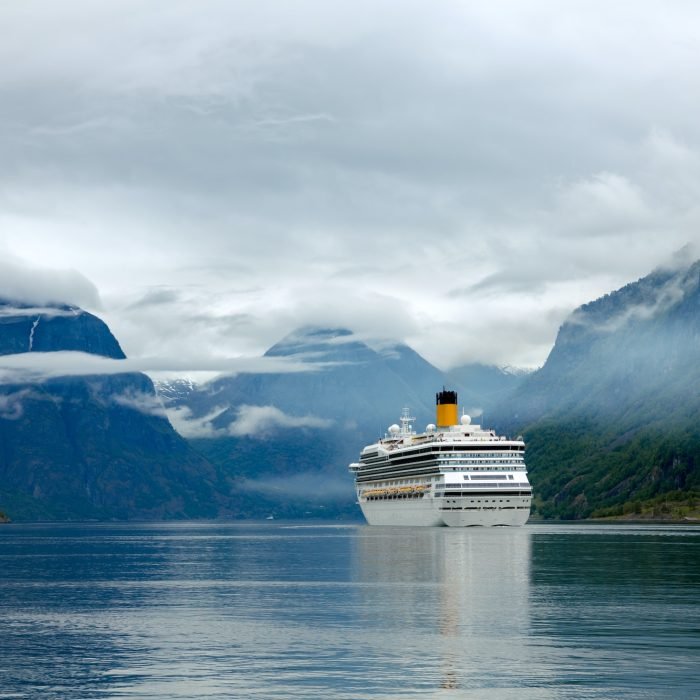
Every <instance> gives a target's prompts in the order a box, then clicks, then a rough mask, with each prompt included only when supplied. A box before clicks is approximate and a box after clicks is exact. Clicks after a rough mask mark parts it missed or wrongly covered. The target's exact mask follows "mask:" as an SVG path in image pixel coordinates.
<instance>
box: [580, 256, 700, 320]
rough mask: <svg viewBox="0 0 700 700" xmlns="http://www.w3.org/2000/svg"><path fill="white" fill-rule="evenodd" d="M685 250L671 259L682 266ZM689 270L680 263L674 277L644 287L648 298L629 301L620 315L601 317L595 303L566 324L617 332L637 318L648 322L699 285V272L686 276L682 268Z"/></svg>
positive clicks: (659, 272)
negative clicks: (655, 284) (649, 286)
mask: <svg viewBox="0 0 700 700" xmlns="http://www.w3.org/2000/svg"><path fill="white" fill-rule="evenodd" d="M683 257H684V255H683V251H679V254H678V256H676V257H675V258H674V260H673V261H672V262H675V263H676V264H678V265H681V262H680V261H681V260H682V259H683ZM684 269H687V265H683V266H680V267H679V268H678V269H677V270H676V271H675V274H673V273H672V274H671V276H670V277H669V278H668V279H667V280H666V281H665V282H663V283H662V284H660V285H659V286H653V287H651V288H646V289H644V290H643V292H644V295H645V298H643V299H641V300H639V301H637V302H636V303H635V302H630V303H628V304H626V305H624V306H623V307H622V308H621V309H619V310H618V313H617V314H614V313H613V314H612V315H603V316H602V317H601V318H602V320H601V318H599V317H598V314H597V313H596V311H597V307H596V306H595V305H593V306H591V305H586V306H584V307H581V308H579V309H576V311H574V313H572V314H571V316H569V317H568V318H567V320H566V323H567V324H569V325H573V326H582V327H584V328H586V329H588V330H590V331H593V332H596V333H614V332H615V331H617V330H619V329H620V328H622V327H623V326H625V325H627V324H628V323H632V322H634V321H646V320H648V319H651V318H654V317H655V316H657V315H659V314H662V313H664V312H665V311H667V310H668V309H670V308H672V307H673V306H675V305H676V304H678V303H679V302H680V301H682V300H683V299H684V298H685V296H686V295H687V294H688V293H690V292H691V291H692V290H693V289H695V288H697V286H698V284H699V282H698V275H697V270H696V271H695V274H688V275H684V274H683V271H684ZM668 272H669V268H668V267H661V268H659V270H658V272H657V276H658V275H665V274H667V273H668Z"/></svg>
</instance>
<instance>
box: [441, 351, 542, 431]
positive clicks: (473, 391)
mask: <svg viewBox="0 0 700 700" xmlns="http://www.w3.org/2000/svg"><path fill="white" fill-rule="evenodd" d="M529 374H530V372H529V371H528V370H523V369H517V368H504V367H496V366H495V365H485V364H482V363H472V364H467V365H462V366H460V367H455V368H453V369H451V370H450V371H449V372H447V373H446V374H445V381H446V382H447V384H449V385H450V386H453V387H456V388H457V389H458V390H459V400H460V404H461V405H462V406H463V407H464V408H465V410H466V411H467V413H471V414H473V415H475V416H479V415H483V417H484V419H485V420H486V421H490V419H491V409H492V408H493V407H494V406H496V405H498V404H499V403H500V402H502V401H503V400H504V399H506V398H507V397H509V396H510V395H511V394H512V393H513V392H514V391H515V390H516V389H517V388H518V387H519V386H520V384H522V383H523V381H524V380H525V378H526V377H527V376H528V375H529Z"/></svg>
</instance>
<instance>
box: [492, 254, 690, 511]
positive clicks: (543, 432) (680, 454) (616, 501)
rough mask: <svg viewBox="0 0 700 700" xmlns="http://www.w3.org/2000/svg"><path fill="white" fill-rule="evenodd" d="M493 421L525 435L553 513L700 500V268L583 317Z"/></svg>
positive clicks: (657, 275)
mask: <svg viewBox="0 0 700 700" xmlns="http://www.w3.org/2000/svg"><path fill="white" fill-rule="evenodd" d="M492 416H494V417H496V418H497V424H498V425H499V426H500V427H501V428H505V429H509V430H516V429H517V430H524V431H525V436H526V439H527V441H528V447H529V450H528V452H529V457H528V462H529V464H530V466H531V468H532V472H533V473H532V480H533V483H534V485H535V487H536V490H537V492H538V494H539V497H540V499H541V500H542V502H543V503H542V512H543V513H545V514H550V515H551V514H559V515H566V516H574V517H576V516H581V515H589V514H590V513H591V512H592V511H594V510H596V509H597V510H599V511H600V509H601V508H605V507H610V508H615V507H623V505H624V504H625V503H627V504H628V507H630V506H629V503H631V502H634V501H636V500H640V499H641V500H648V499H651V498H653V497H658V496H660V495H662V494H664V493H669V492H673V491H679V490H680V491H681V492H684V493H687V492H692V490H693V489H700V431H699V430H698V427H697V426H698V425H699V424H700V262H696V263H694V264H692V265H690V266H683V267H681V268H680V269H658V270H656V271H654V272H653V273H651V274H650V275H648V276H647V277H644V278H642V279H640V280H638V281H637V282H634V283H631V284H628V285H626V286H625V287H623V288H621V289H619V290H617V291H615V292H613V293H611V294H607V295H605V296H604V297H602V298H600V299H598V300H596V301H594V302H591V303H589V304H586V305H584V306H582V307H580V308H579V309H577V310H576V311H575V312H574V313H573V314H572V315H571V316H570V317H569V319H568V320H567V321H566V323H564V325H563V326H562V327H561V329H560V331H559V334H558V336H557V340H556V343H555V345H554V348H553V349H552V351H551V353H550V355H549V358H548V359H547V362H546V363H545V365H544V366H543V367H542V369H541V370H539V371H537V372H535V373H534V374H532V375H531V376H530V377H528V378H527V379H526V380H525V381H524V382H523V383H522V384H521V385H520V386H519V387H518V388H517V389H516V391H515V392H514V394H513V395H512V396H511V397H509V398H508V399H506V400H504V401H503V402H502V403H501V405H500V406H499V407H498V408H496V409H495V411H494V412H493V413H492Z"/></svg>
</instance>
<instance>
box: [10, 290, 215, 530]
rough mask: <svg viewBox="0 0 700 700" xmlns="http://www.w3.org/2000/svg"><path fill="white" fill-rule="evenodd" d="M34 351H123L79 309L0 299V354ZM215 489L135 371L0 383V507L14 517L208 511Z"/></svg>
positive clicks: (117, 354)
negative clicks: (33, 305) (36, 305)
mask: <svg viewBox="0 0 700 700" xmlns="http://www.w3.org/2000/svg"><path fill="white" fill-rule="evenodd" d="M39 351H40V352H42V353H51V352H55V351H79V352H84V353H90V354H96V355H102V356H105V357H110V358H113V359H116V360H121V359H124V357H125V356H124V353H123V351H122V349H121V347H120V346H119V343H118V342H117V340H116V338H115V337H114V336H113V335H112V333H111V332H110V331H109V328H108V327H107V326H106V324H104V323H103V322H102V321H101V320H100V319H99V318H97V317H96V316H93V315H92V314H89V313H87V312H85V311H83V310H81V309H78V308H75V307H69V306H64V305H49V306H46V307H42V308H37V307H32V306H29V305H27V304H20V303H15V302H10V301H6V300H5V301H0V354H2V355H10V354H16V353H28V352H39ZM221 490H222V489H221V488H220V485H217V474H216V471H215V470H214V468H213V467H212V466H211V465H210V464H209V463H208V462H207V460H206V459H205V458H203V457H202V456H201V455H199V454H198V453H196V452H195V451H194V450H193V449H192V447H191V446H190V445H189V444H188V443H187V442H186V441H185V440H184V439H183V438H182V437H181V436H180V435H178V434H177V433H176V432H175V430H174V429H173V428H172V426H171V425H170V423H169V422H168V420H167V418H166V417H165V414H164V413H163V410H162V407H161V406H160V403H159V401H158V399H157V397H156V394H155V391H154V387H153V384H152V382H151V380H150V379H149V378H148V377H146V376H145V375H143V374H139V373H126V372H125V373H120V374H113V375H99V376H97V375H94V376H80V377H50V378H47V379H46V380H44V381H37V382H34V383H26V382H23V381H21V380H19V379H17V380H16V381H13V380H12V379H8V378H7V377H5V379H4V383H2V384H0V510H1V511H4V512H6V513H7V514H8V515H10V516H11V517H12V518H13V519H14V520H26V519H83V518H99V519H105V518H116V519H129V518H168V517H198V516H214V515H217V514H219V513H221V512H225V511H226V498H225V497H224V496H222V495H220V494H221Z"/></svg>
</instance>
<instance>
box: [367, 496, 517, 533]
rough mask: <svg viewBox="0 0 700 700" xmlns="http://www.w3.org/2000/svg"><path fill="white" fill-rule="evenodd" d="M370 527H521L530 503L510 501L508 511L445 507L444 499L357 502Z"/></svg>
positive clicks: (474, 507) (472, 507) (482, 507)
mask: <svg viewBox="0 0 700 700" xmlns="http://www.w3.org/2000/svg"><path fill="white" fill-rule="evenodd" d="M360 508H361V509H362V514H363V515H364V516H365V519H366V520H367V523H368V524H369V525H383V526H396V527H426V526H428V527H431V526H432V527H440V526H445V525H446V526H448V527H478V526H481V527H494V526H511V527H520V526H521V525H524V524H525V523H526V522H527V519H528V517H529V516H530V499H529V498H524V499H520V498H513V499H512V500H511V505H510V506H508V507H502V506H501V507H497V506H495V505H491V504H484V505H483V506H482V505H479V506H473V505H471V504H470V506H469V507H466V506H465V507H461V506H454V507H445V505H444V499H438V498H431V497H426V498H422V499H420V500H413V499H406V500H402V499H397V500H377V501H363V500H360Z"/></svg>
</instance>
